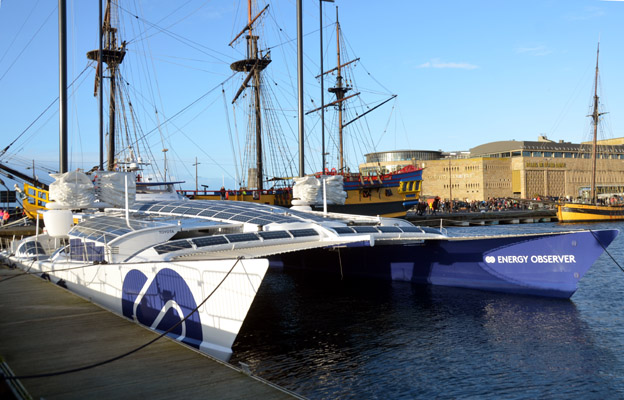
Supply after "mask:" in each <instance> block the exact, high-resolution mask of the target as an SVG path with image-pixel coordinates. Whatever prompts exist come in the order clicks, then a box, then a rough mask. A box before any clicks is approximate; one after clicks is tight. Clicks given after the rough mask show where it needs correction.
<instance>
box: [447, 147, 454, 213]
mask: <svg viewBox="0 0 624 400" xmlns="http://www.w3.org/2000/svg"><path fill="white" fill-rule="evenodd" d="M455 154H456V153H449V166H448V169H449V201H450V202H451V209H450V210H449V212H451V213H452V212H453V182H452V181H451V157H452V156H454V155H455Z"/></svg>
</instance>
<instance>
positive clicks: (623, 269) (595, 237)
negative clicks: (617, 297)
mask: <svg viewBox="0 0 624 400" xmlns="http://www.w3.org/2000/svg"><path fill="white" fill-rule="evenodd" d="M589 232H591V234H592V235H593V236H594V239H596V242H598V244H599V245H600V247H602V249H603V250H604V251H605V253H607V254H608V255H609V257H611V259H612V260H613V262H614V263H615V265H617V266H618V268H620V270H621V271H622V272H624V268H622V266H621V265H620V264H619V263H618V262H617V261H616V260H615V258H613V256H612V255H611V253H609V250H607V248H606V247H605V246H604V245H603V244H602V242H601V241H600V239H598V236H596V234H595V233H594V231H593V230H591V229H590V230H589Z"/></svg>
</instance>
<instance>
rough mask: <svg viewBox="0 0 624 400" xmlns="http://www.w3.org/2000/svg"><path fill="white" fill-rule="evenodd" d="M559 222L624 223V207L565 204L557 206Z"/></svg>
mask: <svg viewBox="0 0 624 400" xmlns="http://www.w3.org/2000/svg"><path fill="white" fill-rule="evenodd" d="M557 218H558V219H559V222H590V221H624V206H596V205H592V204H575V203H564V204H560V205H558V206H557Z"/></svg>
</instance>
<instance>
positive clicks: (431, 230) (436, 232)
mask: <svg viewBox="0 0 624 400" xmlns="http://www.w3.org/2000/svg"><path fill="white" fill-rule="evenodd" d="M420 229H421V230H422V231H423V232H425V233H435V234H438V235H439V234H440V231H439V230H438V229H436V228H429V227H425V226H421V227H420Z"/></svg>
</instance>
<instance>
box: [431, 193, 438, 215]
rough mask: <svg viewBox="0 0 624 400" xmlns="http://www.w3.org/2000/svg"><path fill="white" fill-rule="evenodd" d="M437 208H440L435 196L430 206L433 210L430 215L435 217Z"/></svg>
mask: <svg viewBox="0 0 624 400" xmlns="http://www.w3.org/2000/svg"><path fill="white" fill-rule="evenodd" d="M439 206H440V198H439V197H438V196H436V198H435V199H433V204H431V209H432V210H433V212H432V213H431V214H432V215H436V211H438V207H439Z"/></svg>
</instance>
